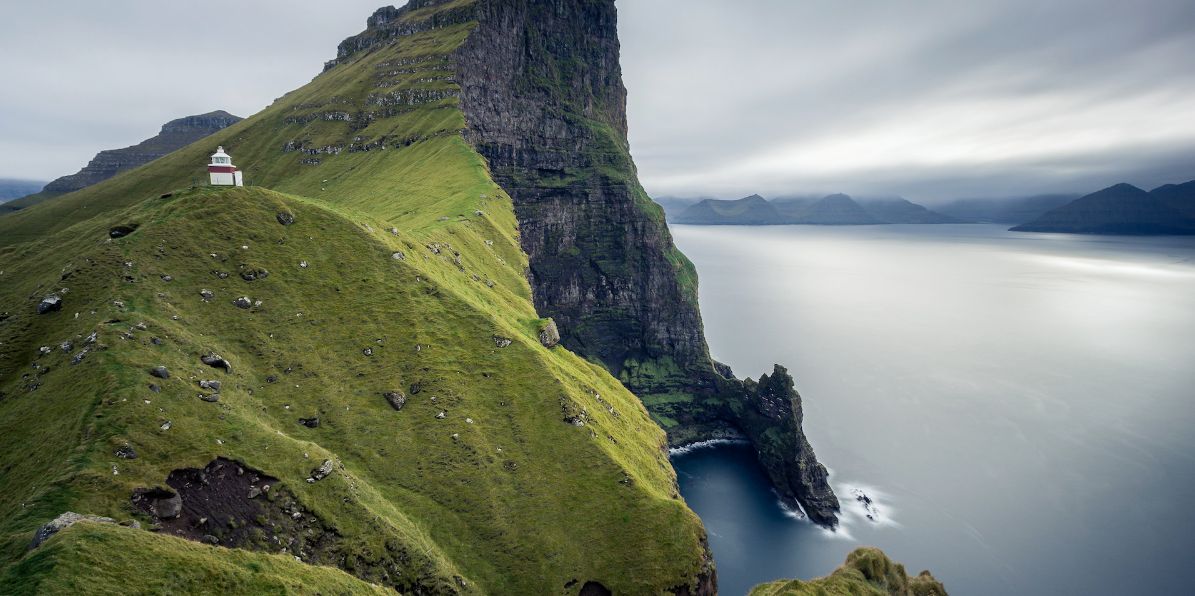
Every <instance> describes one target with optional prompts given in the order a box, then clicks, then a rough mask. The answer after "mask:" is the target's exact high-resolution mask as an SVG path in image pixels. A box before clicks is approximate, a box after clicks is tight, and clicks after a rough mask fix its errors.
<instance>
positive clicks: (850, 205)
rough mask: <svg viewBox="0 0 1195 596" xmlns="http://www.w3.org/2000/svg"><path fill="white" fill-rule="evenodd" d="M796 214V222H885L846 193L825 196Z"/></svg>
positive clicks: (823, 224) (839, 224)
mask: <svg viewBox="0 0 1195 596" xmlns="http://www.w3.org/2000/svg"><path fill="white" fill-rule="evenodd" d="M794 215H795V218H796V223H802V224H811V225H818V226H864V225H873V224H880V223H885V222H883V221H881V220H880V219H879V218H877V217H876V216H874V215H872V214H870V213H868V212H867V210H866V209H864V208H863V206H862V205H860V204H859V203H856V202H855V200H854V199H852V198H851V197H850V196H848V195H844V194H833V195H830V196H827V197H824V198H822V199H821V200H819V201H817V202H815V203H814V204H812V205H810V206H808V207H806V208H804V209H802V210H801V211H800V212H799V213H796V214H794Z"/></svg>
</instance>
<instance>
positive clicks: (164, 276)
mask: <svg viewBox="0 0 1195 596" xmlns="http://www.w3.org/2000/svg"><path fill="white" fill-rule="evenodd" d="M162 281H165V282H171V281H174V277H173V276H170V275H163V276H162Z"/></svg>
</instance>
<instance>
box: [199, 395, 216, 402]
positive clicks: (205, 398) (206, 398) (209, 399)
mask: <svg viewBox="0 0 1195 596" xmlns="http://www.w3.org/2000/svg"><path fill="white" fill-rule="evenodd" d="M199 399H201V400H203V401H205V402H207V403H209V404H214V403H216V402H219V401H220V394H219V393H200V394H199Z"/></svg>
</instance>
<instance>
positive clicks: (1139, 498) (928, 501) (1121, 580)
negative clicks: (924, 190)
mask: <svg viewBox="0 0 1195 596" xmlns="http://www.w3.org/2000/svg"><path fill="white" fill-rule="evenodd" d="M672 230H673V234H674V235H675V237H676V241H677V244H678V245H679V246H680V248H681V249H682V250H684V251H685V253H686V254H687V255H688V256H689V257H690V258H691V259H692V260H693V262H694V263H696V265H697V270H698V273H699V274H700V276H701V306H702V312H703V314H704V317H705V326H706V334H707V336H708V338H709V341H710V348H711V350H712V352H713V354H714V356H715V357H716V358H718V359H719V360H721V361H723V362H726V363H727V364H730V365H731V366H732V367H733V368H734V370H735V372H736V373H737V374H738V375H739V376H744V375H746V376H752V377H756V376H758V375H759V374H760V373H762V372H767V371H770V370H771V365H772V363H773V362H780V363H782V364H785V365H786V366H788V368H789V370H790V371H791V372H792V373H793V374H794V376H795V377H796V379H797V388H798V390H799V391H800V392H801V394H802V395H803V396H804V403H805V428H806V430H807V432H808V434H809V437H810V440H811V441H812V442H813V446H814V448H815V449H816V450H817V453H818V456H819V457H820V458H821V460H822V461H823V462H824V463H825V464H826V465H827V466H828V467H829V468H830V469H831V471H832V473H833V477H832V482H833V484H834V486H835V488H836V490H837V492H838V495H839V498H840V499H841V500H842V501H843V503H844V507H845V509H846V514H845V518H844V526H843V528H842V529H841V530H840V531H838V532H837V533H833V534H832V533H828V532H825V531H823V530H820V529H818V528H816V527H813V526H811V525H809V524H808V523H806V522H803V521H800V520H797V519H794V518H793V517H792V516H790V515H788V514H786V513H785V512H784V511H783V510H781V509H780V508H779V507H778V505H777V503H776V500H775V498H774V496H773V495H772V494H771V493H770V491H769V488H768V486H767V482H766V480H765V479H764V478H763V476H762V473H761V471H760V470H759V469H758V467H756V466H754V465H753V464H752V462H753V460H754V458H753V456H752V454H751V452H750V450H749V448H744V447H733V446H731V447H718V448H711V449H705V450H698V451H694V452H692V453H689V454H687V455H679V456H677V457H675V458H674V463H675V464H676V468H677V472H678V474H679V476H680V483H681V492H682V493H683V494H684V496H685V499H686V500H687V501H688V502H689V504H690V506H691V507H693V509H694V510H695V511H697V513H698V514H700V515H701V517H702V519H703V520H704V521H705V523H706V527H707V528H708V530H709V532H710V541H711V546H712V548H713V551H714V557H715V561H716V563H717V565H718V574H719V578H720V585H721V592H722V593H723V594H728V595H737V594H742V593H745V592H746V590H747V589H748V588H749V587H750V586H752V585H754V584H756V583H759V582H762V581H767V580H771V579H776V578H780V577H800V578H810V577H816V576H820V575H824V574H826V573H828V572H830V571H832V570H833V569H834V568H835V567H836V566H838V565H839V564H841V562H842V561H843V559H844V558H845V556H846V554H847V553H848V552H849V551H850V550H852V549H853V548H855V547H857V546H862V545H874V546H879V547H882V548H883V549H885V550H886V551H887V552H888V553H889V554H890V555H891V556H893V557H894V558H895V559H897V560H898V561H900V562H902V563H904V564H905V565H906V567H908V568H909V571H910V572H913V573H916V572H918V571H920V570H921V569H925V568H929V569H931V570H932V571H933V572H934V574H935V575H936V576H937V577H938V578H939V579H941V580H942V581H943V582H945V584H946V587H947V589H949V590H950V591H951V593H952V594H959V595H964V596H966V595H996V594H1000V595H1003V594H1191V593H1193V592H1192V590H1193V588H1192V587H1191V586H1192V583H1191V579H1190V576H1189V574H1190V573H1191V569H1192V568H1191V565H1192V561H1195V238H1120V237H1091V236H1067V235H1044V234H1016V233H1011V232H1006V231H1004V230H1003V229H1002V228H1001V227H997V226H987V225H957V226H955V225H949V226H868V227H813V226H777V227H737V226H735V227H697V226H673V227H672ZM855 489H859V490H863V491H864V492H865V493H866V494H868V495H869V496H870V497H871V498H873V499H874V500H875V502H876V506H877V508H878V514H879V515H878V522H871V521H869V520H867V519H866V517H864V512H863V510H862V508H861V506H860V505H859V503H858V502H856V501H854V500H853V499H852V496H851V491H852V490H855Z"/></svg>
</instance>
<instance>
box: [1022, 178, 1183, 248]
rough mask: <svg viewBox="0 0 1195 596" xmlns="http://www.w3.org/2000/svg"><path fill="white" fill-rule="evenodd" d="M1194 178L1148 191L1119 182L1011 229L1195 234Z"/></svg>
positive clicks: (1027, 230) (1079, 232) (1116, 233)
mask: <svg viewBox="0 0 1195 596" xmlns="http://www.w3.org/2000/svg"><path fill="white" fill-rule="evenodd" d="M1192 205H1195V181H1192V182H1187V183H1183V184H1171V185H1165V186H1161V187H1158V188H1156V189H1154V190H1153V191H1149V192H1147V191H1145V190H1142V189H1140V188H1137V187H1136V186H1133V185H1131V184H1128V183H1124V182H1122V183H1119V184H1115V185H1112V186H1109V187H1108V188H1105V189H1102V190H1098V191H1096V192H1093V193H1091V194H1088V195H1084V196H1082V197H1079V198H1078V199H1075V200H1074V201H1071V202H1070V203H1067V204H1065V205H1063V206H1061V207H1058V208H1056V209H1053V210H1051V211H1048V212H1046V213H1045V214H1043V215H1041V216H1040V217H1038V218H1037V219H1034V220H1032V221H1030V222H1027V223H1023V224H1021V225H1018V226H1014V227H1012V228H1010V230H1011V231H1014V232H1056V233H1069V234H1114V235H1171V234H1178V235H1185V234H1195V208H1192Z"/></svg>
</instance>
